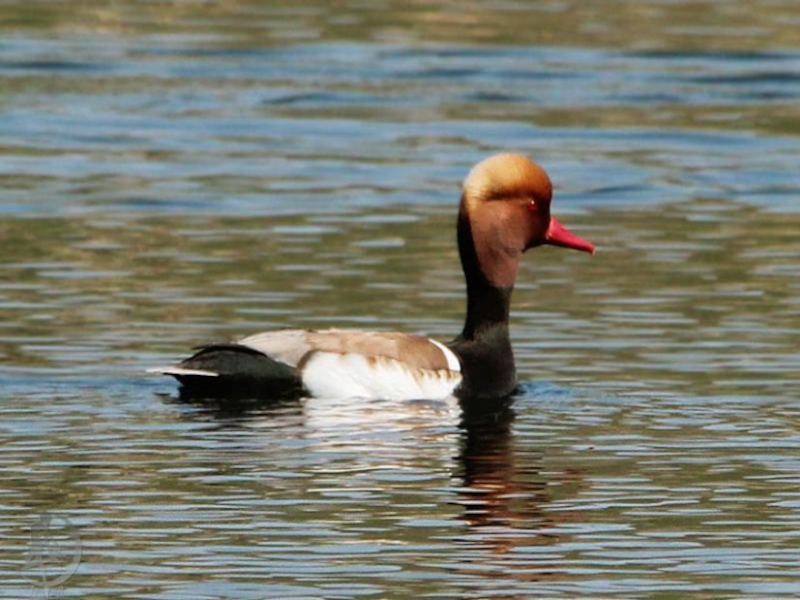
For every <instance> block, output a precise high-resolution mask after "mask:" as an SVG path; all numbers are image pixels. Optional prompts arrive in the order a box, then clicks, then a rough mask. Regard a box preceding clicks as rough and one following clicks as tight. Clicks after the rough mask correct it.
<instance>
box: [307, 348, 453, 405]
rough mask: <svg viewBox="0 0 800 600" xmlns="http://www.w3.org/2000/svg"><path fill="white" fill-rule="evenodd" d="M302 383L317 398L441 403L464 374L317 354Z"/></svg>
mask: <svg viewBox="0 0 800 600" xmlns="http://www.w3.org/2000/svg"><path fill="white" fill-rule="evenodd" d="M454 358H455V357H454ZM302 379H303V385H304V386H305V388H306V389H307V390H308V391H309V392H310V393H311V395H312V396H314V397H316V398H370V399H373V398H374V399H382V400H440V399H443V398H447V397H449V396H451V395H452V393H453V391H454V390H455V389H456V387H458V384H459V383H461V373H459V372H454V371H446V370H441V371H431V370H422V369H410V368H409V367H408V366H407V365H404V364H403V363H401V362H399V361H396V360H392V359H388V358H373V359H367V358H366V357H364V356H362V355H361V354H336V353H333V352H315V353H314V354H313V355H312V356H311V357H310V358H309V359H308V361H307V362H306V364H305V365H304V367H303V372H302Z"/></svg>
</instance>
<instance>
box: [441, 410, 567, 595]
mask: <svg viewBox="0 0 800 600" xmlns="http://www.w3.org/2000/svg"><path fill="white" fill-rule="evenodd" d="M511 402H512V400H502V401H493V403H491V405H487V404H486V403H483V404H479V405H470V404H466V403H462V419H461V424H460V428H461V430H462V436H461V447H460V452H459V454H458V456H457V458H456V460H457V467H456V476H457V477H458V478H459V479H460V480H461V482H462V486H461V487H460V488H459V490H458V499H457V500H456V502H457V503H458V504H459V505H461V506H462V507H463V512H462V518H463V520H464V522H465V524H466V525H467V526H468V530H467V532H466V533H465V534H464V535H463V536H461V537H460V539H458V540H457V542H458V543H461V544H465V545H471V546H474V549H475V550H477V551H479V552H477V553H476V556H477V557H479V560H480V562H479V563H478V561H476V564H475V566H474V567H472V566H471V565H470V564H466V565H465V564H462V565H460V566H459V570H460V571H462V572H464V573H471V574H479V575H488V576H496V575H497V573H498V570H499V571H500V572H502V574H503V577H511V578H513V579H516V580H518V581H541V580H552V579H554V578H558V577H559V575H558V571H560V569H557V568H554V566H553V564H552V561H551V560H549V561H548V563H547V567H543V566H542V565H537V564H536V562H535V558H533V557H531V554H532V553H531V547H533V546H536V547H541V546H546V545H551V544H555V543H558V542H561V541H563V539H562V538H563V535H560V534H555V533H553V532H554V531H555V529H554V526H555V525H556V522H555V520H554V518H553V516H552V514H550V513H548V511H547V510H546V507H547V505H548V504H549V503H550V502H551V497H550V495H549V490H548V479H547V476H546V475H544V472H543V471H544V470H543V466H542V459H543V456H542V452H541V450H539V449H535V448H524V447H521V446H520V445H519V441H518V438H517V436H515V435H514V431H513V424H514V420H515V416H516V413H515V411H514V409H513V407H512V405H511ZM487 551H488V554H487ZM509 554H511V555H513V558H512V556H507V555H509ZM537 554H538V553H537ZM526 557H527V559H526ZM492 567H494V568H492ZM554 571H555V572H554ZM503 597H504V598H515V597H516V596H515V595H514V594H513V593H510V594H509V595H508V596H503Z"/></svg>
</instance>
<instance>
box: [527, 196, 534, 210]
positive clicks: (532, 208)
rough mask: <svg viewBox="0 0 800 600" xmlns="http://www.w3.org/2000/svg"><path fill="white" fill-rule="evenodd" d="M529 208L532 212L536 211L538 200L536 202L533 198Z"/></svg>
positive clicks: (529, 202)
mask: <svg viewBox="0 0 800 600" xmlns="http://www.w3.org/2000/svg"><path fill="white" fill-rule="evenodd" d="M528 208H529V209H531V210H536V200H534V199H533V198H531V199H530V200H529V201H528Z"/></svg>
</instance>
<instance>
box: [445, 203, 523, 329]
mask: <svg viewBox="0 0 800 600" xmlns="http://www.w3.org/2000/svg"><path fill="white" fill-rule="evenodd" d="M458 252H459V254H460V256H461V266H462V268H463V269H464V277H465V278H466V280H467V317H466V319H465V321H464V329H463V331H462V332H461V337H462V338H463V339H467V340H475V339H479V338H480V337H482V335H483V334H484V333H486V332H487V331H489V330H492V331H493V337H494V336H496V333H495V332H496V330H497V329H498V328H500V329H503V330H504V331H505V332H506V336H508V316H509V310H510V306H511V292H512V291H513V290H514V288H513V287H503V288H501V287H496V286H495V285H493V284H492V283H491V282H490V281H489V280H488V279H487V277H486V275H484V273H483V271H481V268H480V264H479V262H478V255H477V254H476V252H475V241H474V239H473V237H472V228H471V227H470V224H469V219H468V218H467V216H466V215H465V214H464V212H463V211H462V213H461V214H459V218H458Z"/></svg>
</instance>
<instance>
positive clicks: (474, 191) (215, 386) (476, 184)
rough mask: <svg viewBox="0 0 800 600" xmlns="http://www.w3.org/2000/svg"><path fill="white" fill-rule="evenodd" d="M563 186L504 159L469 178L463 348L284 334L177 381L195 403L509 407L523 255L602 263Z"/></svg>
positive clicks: (205, 358)
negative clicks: (579, 256) (282, 400)
mask: <svg viewBox="0 0 800 600" xmlns="http://www.w3.org/2000/svg"><path fill="white" fill-rule="evenodd" d="M552 198H553V186H552V183H551V181H550V177H549V176H548V175H547V173H546V172H545V170H544V169H543V168H542V167H540V166H539V165H538V164H536V163H535V162H534V161H533V160H531V159H530V158H528V157H527V156H525V155H522V154H516V153H501V154H496V155H493V156H490V157H488V158H486V159H484V160H482V161H481V162H479V163H478V164H476V165H475V166H474V167H473V168H472V169H471V170H470V171H469V173H468V175H467V177H466V178H465V179H464V182H463V184H462V190H461V200H460V205H459V210H458V219H457V224H456V231H457V242H458V251H459V257H460V259H461V266H462V269H463V272H464V277H465V279H466V292H467V302H466V317H465V320H464V327H463V329H462V331H461V333H460V335H458V336H457V337H456V338H455V339H453V340H452V341H449V342H440V341H437V340H434V339H431V338H429V337H426V336H424V335H419V334H416V333H401V332H381V331H358V330H350V329H320V330H304V329H277V330H272V331H266V332H262V333H257V334H255V335H250V336H247V337H244V338H241V339H238V340H236V341H233V342H224V343H213V344H209V345H205V346H201V347H200V348H199V349H196V351H195V353H194V354H193V355H192V356H190V357H189V358H186V359H185V360H183V361H181V362H179V363H178V364H176V365H174V366H169V367H159V368H155V369H150V370H149V371H150V372H153V373H158V374H162V375H169V376H172V377H174V378H175V379H177V380H178V382H179V383H180V384H181V394H182V395H186V396H190V397H209V398H218V397H220V396H222V397H224V396H234V395H235V396H248V397H286V396H300V397H311V398H335V399H346V398H362V399H369V400H378V399H381V400H442V399H447V398H457V399H459V400H462V399H486V398H507V397H509V396H510V395H511V394H512V393H513V392H514V390H515V389H516V387H517V375H516V368H515V365H514V353H513V350H512V345H511V338H510V333H509V314H510V307H511V295H512V292H513V289H514V284H515V282H516V278H517V271H518V269H519V264H520V260H521V259H522V255H523V254H524V253H525V252H526V251H528V250H530V249H532V248H537V247H539V246H545V245H549V246H559V247H562V248H571V249H573V250H578V251H582V252H588V253H590V254H594V252H595V247H594V245H593V244H592V243H590V242H588V241H586V240H584V239H582V238H581V237H579V236H578V235H576V234H574V233H572V232H571V231H570V230H568V229H567V228H566V227H565V226H564V225H562V224H561V222H559V221H558V220H557V219H556V218H555V217H554V216H552V215H551V211H550V205H551V202H552Z"/></svg>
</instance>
